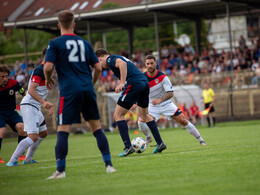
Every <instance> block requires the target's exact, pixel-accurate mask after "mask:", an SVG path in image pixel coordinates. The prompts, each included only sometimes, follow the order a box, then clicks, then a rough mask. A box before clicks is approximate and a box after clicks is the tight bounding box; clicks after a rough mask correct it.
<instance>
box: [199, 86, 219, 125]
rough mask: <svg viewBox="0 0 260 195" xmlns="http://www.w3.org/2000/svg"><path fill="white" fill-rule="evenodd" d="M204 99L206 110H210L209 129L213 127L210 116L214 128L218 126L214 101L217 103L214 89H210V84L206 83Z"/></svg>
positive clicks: (203, 93) (203, 92)
mask: <svg viewBox="0 0 260 195" xmlns="http://www.w3.org/2000/svg"><path fill="white" fill-rule="evenodd" d="M202 97H203V102H204V106H205V109H207V108H210V110H209V113H208V114H207V121H208V127H211V123H210V118H209V117H210V116H211V118H212V120H213V127H215V125H216V119H215V113H214V112H215V109H214V101H215V93H214V91H213V89H211V88H210V87H209V84H208V83H204V90H203V91H202Z"/></svg>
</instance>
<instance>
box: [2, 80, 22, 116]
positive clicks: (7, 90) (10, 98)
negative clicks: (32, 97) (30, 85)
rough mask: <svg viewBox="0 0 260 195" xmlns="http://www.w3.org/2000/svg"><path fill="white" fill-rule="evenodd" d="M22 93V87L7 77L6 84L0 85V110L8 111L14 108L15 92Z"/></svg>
mask: <svg viewBox="0 0 260 195" xmlns="http://www.w3.org/2000/svg"><path fill="white" fill-rule="evenodd" d="M16 91H18V92H19V93H20V94H21V95H23V94H24V92H25V91H24V89H23V87H22V86H21V84H20V83H18V82H17V81H16V80H13V79H8V83H7V85H6V86H4V87H3V86H0V112H10V111H13V110H15V108H16V100H15V92H16Z"/></svg>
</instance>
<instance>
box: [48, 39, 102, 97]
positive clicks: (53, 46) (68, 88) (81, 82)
mask: <svg viewBox="0 0 260 195" xmlns="http://www.w3.org/2000/svg"><path fill="white" fill-rule="evenodd" d="M45 61H46V62H52V63H54V65H55V69H56V72H57V74H58V80H59V89H60V95H61V96H63V95H68V94H71V93H74V92H79V91H84V90H85V89H87V88H88V87H89V85H93V83H92V75H91V69H90V65H91V66H93V65H94V64H96V63H97V62H98V59H97V56H96V55H95V53H94V51H93V48H92V47H91V45H90V44H89V43H88V42H87V41H86V40H84V39H82V38H81V37H79V36H77V35H75V34H64V35H62V36H60V37H57V38H55V39H53V40H51V41H50V42H49V45H48V48H47V53H46V57H45Z"/></svg>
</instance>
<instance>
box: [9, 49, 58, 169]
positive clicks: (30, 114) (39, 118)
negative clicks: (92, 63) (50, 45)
mask: <svg viewBox="0 0 260 195" xmlns="http://www.w3.org/2000/svg"><path fill="white" fill-rule="evenodd" d="M45 53H46V48H45V49H44V50H43V52H42V54H43V61H42V63H41V64H40V65H38V66H37V67H36V68H35V69H34V71H33V73H32V75H31V78H30V81H29V85H28V92H27V94H26V96H25V97H24V98H23V100H22V102H21V112H22V116H23V121H24V131H26V132H27V134H28V137H27V138H25V139H23V140H22V141H21V142H20V143H19V144H18V146H17V148H16V150H15V152H14V153H13V155H12V157H11V159H10V160H9V162H8V163H7V164H6V166H7V167H12V166H18V163H17V161H18V158H19V157H20V156H21V155H22V154H23V153H24V152H25V151H26V150H27V149H28V152H27V154H26V158H25V160H24V162H23V164H30V163H37V161H35V160H33V159H32V158H33V155H34V153H35V151H36V150H37V148H38V147H39V145H40V143H41V142H42V141H43V140H44V138H45V137H46V136H47V127H46V123H45V119H44V116H43V114H42V112H41V106H43V107H44V108H45V109H47V110H48V111H49V113H48V115H52V113H53V104H52V103H50V102H48V101H46V97H47V94H48V90H47V88H46V86H45V77H44V73H43V65H44V58H45Z"/></svg>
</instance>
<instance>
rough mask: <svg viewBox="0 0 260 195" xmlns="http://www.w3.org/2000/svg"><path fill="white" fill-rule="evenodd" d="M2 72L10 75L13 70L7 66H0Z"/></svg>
mask: <svg viewBox="0 0 260 195" xmlns="http://www.w3.org/2000/svg"><path fill="white" fill-rule="evenodd" d="M0 72H5V73H7V74H8V75H9V74H10V73H11V70H10V68H9V67H8V66H7V65H0Z"/></svg>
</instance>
